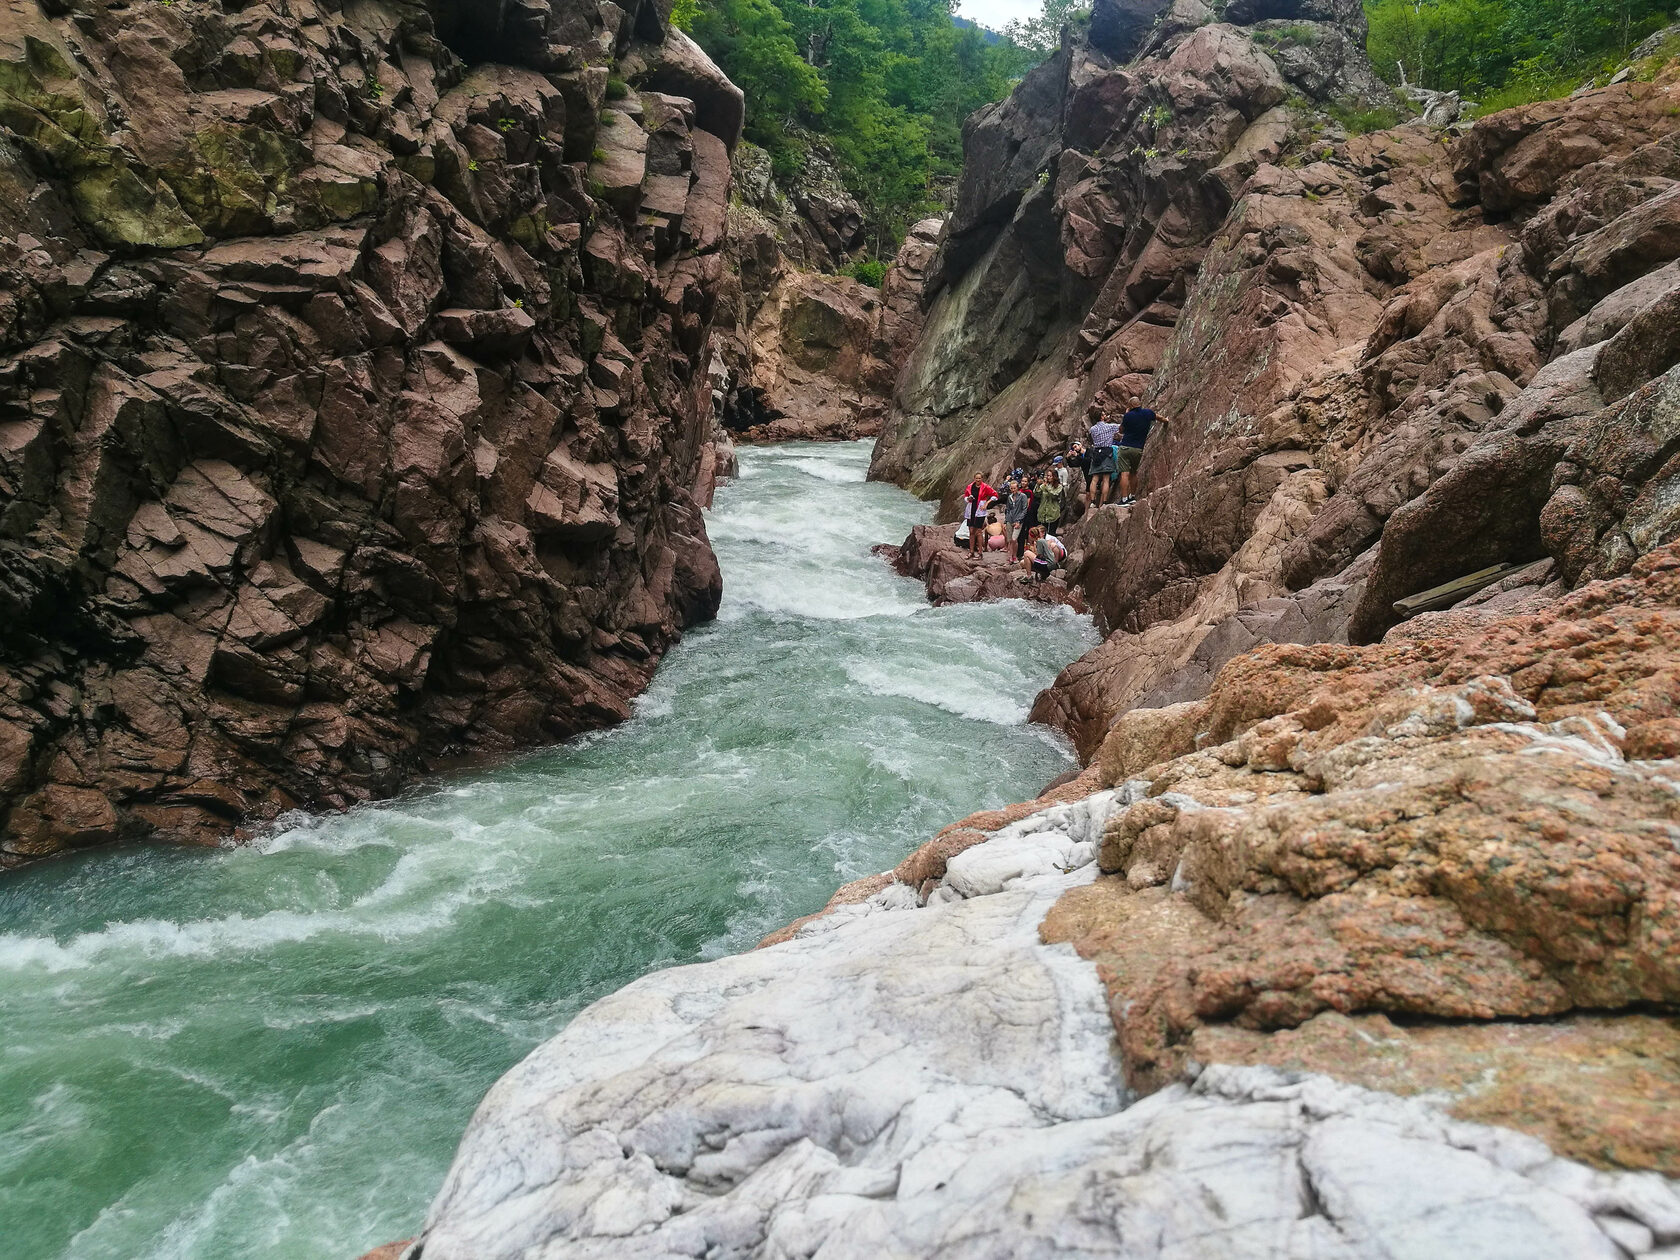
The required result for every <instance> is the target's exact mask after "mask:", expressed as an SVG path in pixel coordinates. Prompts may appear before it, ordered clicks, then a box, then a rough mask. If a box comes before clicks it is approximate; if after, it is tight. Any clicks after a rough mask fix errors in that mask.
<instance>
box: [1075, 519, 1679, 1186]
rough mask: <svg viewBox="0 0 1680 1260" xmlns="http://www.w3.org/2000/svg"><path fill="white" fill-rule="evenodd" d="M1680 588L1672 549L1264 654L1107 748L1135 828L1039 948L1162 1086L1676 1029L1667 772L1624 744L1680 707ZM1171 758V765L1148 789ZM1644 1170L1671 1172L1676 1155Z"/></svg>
mask: <svg viewBox="0 0 1680 1260" xmlns="http://www.w3.org/2000/svg"><path fill="white" fill-rule="evenodd" d="M1677 574H1680V555H1676V553H1675V550H1674V548H1673V547H1672V546H1671V547H1669V548H1667V549H1665V550H1663V551H1660V552H1657V553H1654V554H1652V555H1650V556H1647V557H1646V558H1645V559H1644V560H1642V561H1640V562H1639V563H1638V564H1636V565H1635V567H1634V569H1633V572H1632V573H1631V574H1630V575H1629V576H1627V577H1624V578H1620V579H1617V580H1614V581H1608V582H1599V583H1593V584H1589V585H1586V586H1583V587H1582V588H1580V589H1579V590H1577V591H1576V592H1574V593H1573V594H1570V595H1568V596H1566V597H1564V598H1563V599H1561V600H1559V601H1557V602H1555V603H1551V604H1549V605H1547V606H1545V607H1544V608H1542V609H1539V610H1538V611H1533V612H1527V613H1519V614H1518V615H1515V616H1505V617H1496V618H1492V619H1489V620H1486V621H1480V622H1468V623H1465V622H1454V621H1453V620H1451V619H1444V620H1442V621H1439V622H1436V623H1434V624H1433V625H1432V626H1431V627H1428V628H1423V629H1419V630H1418V631H1416V632H1415V633H1412V634H1408V635H1406V636H1404V637H1399V638H1396V639H1395V640H1394V641H1393V642H1392V643H1386V644H1384V645H1381V646H1375V647H1368V648H1350V647H1334V646H1319V647H1288V646H1284V647H1265V648H1260V649H1257V650H1256V651H1253V652H1250V653H1248V654H1247V655H1245V656H1242V657H1239V658H1237V659H1236V660H1234V661H1233V662H1231V663H1230V664H1228V665H1227V666H1226V667H1225V668H1224V670H1222V671H1221V673H1220V675H1219V677H1218V679H1217V680H1216V682H1215V683H1214V686H1213V690H1212V692H1211V694H1210V696H1209V698H1208V699H1207V700H1205V701H1201V702H1193V703H1192V705H1191V706H1190V707H1184V706H1179V707H1178V708H1177V709H1175V710H1167V711H1162V712H1160V713H1159V714H1157V715H1155V718H1154V719H1153V720H1152V721H1145V720H1144V719H1145V718H1146V717H1147V716H1148V715H1145V714H1143V713H1136V714H1128V715H1127V717H1126V718H1124V719H1122V721H1121V722H1119V723H1117V724H1116V726H1115V728H1114V730H1113V732H1112V733H1111V734H1110V736H1109V739H1110V740H1111V741H1113V742H1114V747H1113V748H1112V749H1110V748H1108V747H1107V746H1106V745H1105V749H1104V752H1103V753H1102V754H1100V755H1099V764H1102V765H1108V766H1112V767H1113V771H1112V772H1113V773H1115V774H1119V773H1126V774H1128V775H1131V776H1132V777H1133V778H1134V779H1136V780H1138V782H1137V785H1136V794H1137V800H1136V803H1135V804H1132V805H1131V806H1129V807H1128V808H1127V809H1126V810H1125V811H1123V812H1121V813H1118V814H1117V815H1116V816H1115V817H1114V819H1113V820H1112V821H1111V822H1110V824H1109V825H1108V826H1107V828H1106V829H1105V832H1104V836H1103V842H1102V846H1101V848H1100V851H1099V854H1098V864H1099V866H1100V867H1101V869H1102V870H1103V871H1105V872H1107V873H1110V874H1111V877H1110V878H1105V879H1103V880H1099V881H1098V882H1097V883H1096V884H1094V885H1092V886H1091V887H1090V888H1088V889H1082V890H1079V891H1078V892H1077V893H1075V894H1070V896H1069V897H1068V898H1066V899H1064V902H1063V903H1062V904H1060V905H1058V907H1057V909H1056V911H1055V912H1053V915H1052V918H1051V920H1050V921H1049V922H1048V923H1047V926H1046V938H1047V939H1053V940H1070V941H1074V942H1075V943H1076V944H1077V945H1078V947H1079V948H1080V949H1081V951H1082V952H1083V953H1085V954H1086V955H1087V956H1088V957H1092V958H1095V959H1098V960H1099V962H1100V963H1101V965H1102V967H1103V969H1104V975H1105V979H1106V982H1107V983H1108V984H1109V986H1110V990H1111V994H1112V997H1113V1003H1112V1009H1113V1010H1114V1012H1115V1019H1116V1026H1117V1028H1118V1030H1119V1032H1120V1036H1121V1046H1122V1052H1123V1055H1124V1057H1125V1062H1126V1067H1127V1073H1128V1079H1129V1080H1130V1081H1131V1082H1132V1083H1133V1084H1135V1085H1139V1086H1143V1087H1149V1086H1151V1085H1154V1084H1159V1083H1162V1082H1165V1081H1168V1080H1170V1079H1172V1078H1173V1076H1174V1074H1175V1072H1176V1071H1177V1070H1178V1067H1179V1065H1180V1064H1182V1062H1183V1061H1184V1059H1183V1056H1184V1055H1185V1054H1186V1053H1187V1047H1188V1045H1189V1044H1190V1042H1191V1040H1192V1038H1193V1037H1194V1036H1195V1035H1196V1029H1197V1028H1199V1027H1204V1026H1211V1025H1225V1024H1234V1025H1236V1026H1237V1027H1238V1028H1240V1029H1246V1030H1251V1031H1254V1032H1260V1033H1269V1032H1272V1031H1275V1030H1278V1029H1287V1028H1295V1027H1297V1026H1299V1025H1301V1024H1303V1023H1305V1022H1306V1021H1308V1020H1310V1019H1312V1018H1313V1017H1314V1016H1316V1015H1319V1014H1320V1013H1322V1012H1327V1011H1328V1012H1335V1013H1339V1014H1342V1015H1349V1016H1352V1015H1356V1014H1362V1013H1365V1014H1368V1013H1374V1012H1381V1013H1386V1014H1389V1015H1394V1016H1397V1017H1398V1016H1405V1017H1407V1018H1413V1019H1416V1018H1433V1019H1442V1020H1449V1021H1451V1020H1482V1021H1486V1020H1502V1019H1504V1020H1509V1019H1531V1018H1538V1017H1545V1018H1556V1017H1560V1016H1566V1015H1570V1014H1571V1013H1589V1012H1598V1013H1602V1012H1606V1011H1611V1010H1618V1009H1643V1008H1644V1007H1645V1004H1647V1003H1650V1002H1653V1001H1654V1002H1657V1003H1659V1004H1661V1003H1665V1002H1668V1001H1670V1000H1671V999H1670V998H1668V997H1666V996H1662V995H1663V994H1665V993H1666V992H1667V991H1668V989H1669V988H1670V987H1672V985H1673V984H1674V983H1676V977H1675V976H1674V975H1672V974H1671V970H1672V969H1671V968H1670V967H1669V966H1668V964H1667V962H1666V961H1664V959H1665V956H1666V953H1667V944H1666V942H1667V939H1668V933H1669V927H1668V926H1667V923H1668V917H1669V916H1668V911H1667V910H1666V909H1665V908H1664V907H1665V906H1666V905H1667V898H1668V896H1669V894H1668V892H1667V891H1665V890H1667V889H1669V888H1671V886H1673V885H1674V884H1675V882H1676V880H1680V865H1677V864H1676V861H1675V857H1674V853H1673V851H1672V846H1671V845H1669V844H1668V842H1667V840H1666V838H1664V835H1665V833H1664V832H1663V827H1664V825H1665V824H1664V823H1663V822H1662V820H1663V819H1667V818H1670V816H1671V815H1672V814H1673V795H1672V783H1671V782H1670V780H1671V778H1672V774H1671V770H1672V763H1669V762H1666V761H1661V760H1647V759H1644V758H1642V757H1641V756H1639V755H1637V752H1638V751H1643V748H1644V746H1643V745H1642V744H1636V743H1634V742H1633V741H1632V733H1633V732H1634V731H1637V730H1641V729H1643V728H1645V727H1646V726H1648V725H1649V724H1652V723H1663V722H1667V721H1668V720H1669V719H1670V718H1671V717H1672V711H1673V709H1674V704H1675V701H1674V698H1673V697H1674V696H1676V695H1680V691H1676V690H1675V684H1674V678H1673V675H1674V669H1675V665H1674V659H1675V658H1674V646H1673V644H1672V643H1671V642H1670V640H1671V639H1673V638H1674V636H1675V635H1676V634H1677V633H1680V587H1677V585H1676V575H1677ZM1191 732H1193V734H1191ZM1134 747H1136V748H1141V749H1142V750H1143V751H1141V752H1134V751H1133V749H1134ZM1629 749H1634V750H1635V753H1634V755H1630V753H1629V751H1627V750H1629ZM1156 753H1159V754H1162V755H1173V754H1176V755H1174V756H1173V758H1172V759H1171V760H1165V761H1161V762H1158V763H1156V764H1154V765H1151V766H1148V767H1143V768H1140V767H1139V766H1138V762H1139V761H1142V760H1146V759H1147V758H1148V757H1149V756H1151V755H1154V754H1156ZM1653 822H1655V824H1656V825H1655V826H1654V827H1653V825H1652V823H1653ZM1630 915H1631V918H1627V917H1625V916H1630ZM1628 922H1633V923H1637V924H1638V926H1637V928H1635V929H1634V930H1632V931H1628V930H1624V927H1623V926H1622V925H1623V924H1625V923H1628ZM1234 1035H1235V1034H1233V1036H1234ZM1210 1038H1211V1040H1209V1041H1208V1042H1206V1044H1210V1045H1211V1044H1215V1043H1217V1042H1218V1041H1219V1038H1218V1037H1212V1035H1211V1034H1210ZM1238 1040H1239V1041H1240V1040H1241V1039H1240V1038H1238ZM1443 1070H1444V1069H1443ZM1372 1079H1375V1078H1372ZM1463 1084H1464V1085H1465V1086H1466V1087H1467V1088H1468V1086H1469V1078H1468V1077H1466V1078H1465V1079H1464V1081H1463ZM1664 1088H1672V1086H1671V1085H1665V1086H1664ZM1471 1093H1472V1094H1473V1093H1474V1091H1473V1090H1472V1091H1471ZM1572 1105H1574V1106H1580V1105H1581V1103H1580V1100H1577V1102H1576V1103H1575V1104H1572ZM1482 1114H1486V1113H1485V1112H1484V1113H1482ZM1501 1114H1502V1115H1505V1114H1506V1113H1504V1112H1501ZM1625 1123H1626V1116H1625V1115H1624V1116H1623V1117H1622V1118H1621V1119H1616V1120H1612V1119H1608V1118H1607V1119H1605V1120H1603V1121H1600V1122H1596V1123H1594V1124H1590V1125H1586V1130H1587V1131H1593V1132H1604V1131H1605V1126H1606V1125H1616V1126H1620V1125H1623V1124H1625ZM1547 1124H1549V1125H1551V1126H1552V1127H1551V1128H1550V1129H1549V1133H1550V1134H1551V1135H1552V1136H1553V1137H1554V1138H1555V1137H1556V1135H1557V1134H1558V1133H1561V1132H1563V1131H1564V1129H1565V1128H1566V1127H1567V1126H1563V1127H1559V1122H1558V1121H1556V1120H1555V1119H1554V1120H1552V1121H1548V1122H1547ZM1570 1141H1571V1142H1574V1139H1570ZM1620 1146H1621V1147H1622V1148H1623V1149H1625V1150H1628V1151H1632V1150H1635V1149H1638V1144H1637V1143H1635V1142H1632V1141H1631V1140H1627V1139H1622V1140H1620ZM1573 1149H1575V1150H1577V1151H1578V1152H1579V1153H1581V1154H1583V1155H1585V1156H1586V1157H1587V1158H1590V1159H1594V1160H1599V1159H1603V1158H1605V1155H1604V1152H1603V1151H1602V1150H1601V1149H1595V1148H1594V1147H1593V1146H1591V1145H1590V1144H1583V1143H1578V1142H1577V1143H1575V1144H1574V1145H1573ZM1645 1149H1646V1150H1647V1151H1649V1152H1658V1153H1660V1156H1654V1157H1657V1158H1659V1164H1660V1166H1662V1167H1664V1168H1670V1169H1671V1168H1672V1166H1673V1165H1672V1159H1673V1157H1674V1148H1673V1144H1672V1143H1667V1144H1665V1143H1664V1142H1663V1141H1661V1140H1659V1141H1658V1142H1657V1143H1656V1144H1655V1145H1654V1146H1650V1147H1647V1148H1645ZM1643 1158H1644V1157H1641V1158H1640V1159H1632V1160H1631V1162H1633V1163H1635V1164H1636V1165H1638V1164H1640V1162H1641V1159H1643Z"/></svg>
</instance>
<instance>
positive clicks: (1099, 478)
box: [963, 397, 1166, 581]
mask: <svg viewBox="0 0 1680 1260" xmlns="http://www.w3.org/2000/svg"><path fill="white" fill-rule="evenodd" d="M1108 415H1109V413H1108V411H1107V410H1106V409H1105V408H1104V407H1103V405H1102V404H1101V403H1097V402H1094V403H1092V404H1091V406H1090V407H1089V408H1088V409H1087V411H1086V419H1087V420H1088V421H1089V422H1090V427H1089V430H1088V433H1087V438H1088V440H1086V441H1075V442H1074V443H1073V444H1072V445H1071V446H1070V447H1069V448H1068V451H1067V454H1066V455H1058V456H1056V457H1055V459H1053V460H1052V461H1051V463H1050V467H1048V468H1045V469H1041V470H1027V469H1021V468H1017V469H1015V470H1014V471H1013V472H1011V473H1010V475H1009V476H1008V477H1007V478H1005V479H1004V482H1003V487H1002V489H1001V490H998V489H993V488H992V486H991V485H990V484H988V483H987V481H986V478H985V476H984V475H983V474H981V473H975V474H974V478H973V480H971V481H970V482H969V483H968V485H966V486H964V487H963V525H964V528H965V529H966V530H967V536H968V550H969V554H970V555H973V556H980V555H983V554H985V553H986V552H988V551H1001V552H1004V553H1005V554H1008V553H1010V552H1013V553H1014V558H1015V560H1016V561H1017V562H1018V563H1019V564H1020V565H1021V567H1022V568H1023V569H1024V570H1027V571H1029V572H1030V574H1031V576H1032V577H1033V578H1034V579H1036V580H1038V581H1043V580H1044V579H1045V578H1047V577H1048V576H1049V575H1050V573H1051V572H1052V571H1053V570H1054V569H1055V568H1056V566H1057V565H1059V564H1060V563H1061V562H1062V561H1063V560H1064V559H1065V558H1066V557H1067V547H1066V545H1064V544H1063V542H1062V540H1061V539H1060V538H1059V537H1058V536H1057V530H1058V529H1059V528H1060V526H1061V524H1062V522H1063V521H1064V520H1065V519H1070V518H1071V517H1072V516H1073V515H1074V513H1073V508H1074V506H1075V505H1076V504H1077V506H1078V507H1079V508H1080V510H1084V509H1086V508H1098V507H1103V506H1105V505H1107V504H1110V503H1114V504H1117V505H1119V506H1122V507H1124V506H1127V505H1129V504H1132V503H1135V502H1136V501H1137V484H1136V480H1137V469H1138V464H1139V462H1140V461H1141V459H1142V457H1143V446H1144V443H1145V442H1147V441H1148V440H1149V434H1150V431H1151V430H1152V429H1153V428H1154V426H1155V425H1157V424H1162V425H1164V424H1166V421H1165V420H1163V419H1162V418H1161V417H1160V416H1157V415H1156V414H1155V413H1154V412H1153V411H1151V410H1150V409H1149V408H1148V407H1145V406H1142V405H1141V404H1140V402H1139V400H1138V399H1137V398H1135V397H1134V398H1131V399H1130V400H1128V405H1127V407H1126V410H1125V412H1124V413H1123V414H1122V415H1121V417H1120V419H1119V421H1118V422H1115V421H1112V420H1110V419H1109V418H1108ZM1076 473H1077V474H1078V476H1079V477H1081V478H1082V479H1083V481H1084V485H1085V488H1086V491H1087V493H1085V494H1079V493H1078V492H1077V487H1076V484H1075V476H1076ZM1029 549H1030V550H1031V551H1032V555H1031V556H1030V557H1029V556H1028V555H1027V552H1028V550H1029ZM1022 580H1023V581H1025V580H1027V579H1026V578H1023V579H1022Z"/></svg>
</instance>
